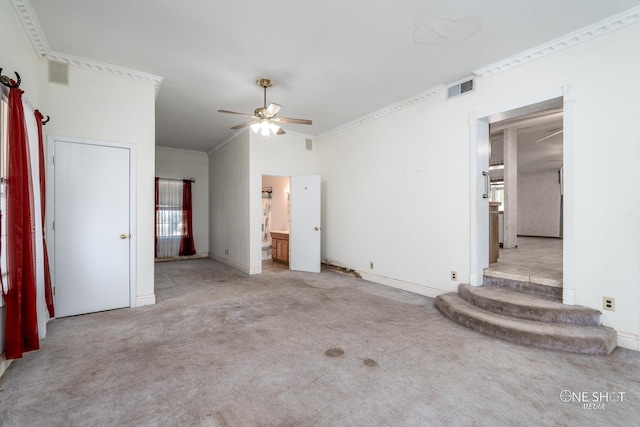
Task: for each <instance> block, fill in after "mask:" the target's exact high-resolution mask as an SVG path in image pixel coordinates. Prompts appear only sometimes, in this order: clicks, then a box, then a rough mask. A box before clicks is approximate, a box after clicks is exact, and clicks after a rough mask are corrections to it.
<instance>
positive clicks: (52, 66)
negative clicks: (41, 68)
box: [49, 61, 69, 85]
mask: <svg viewBox="0 0 640 427" xmlns="http://www.w3.org/2000/svg"><path fill="white" fill-rule="evenodd" d="M49 83H60V84H63V85H68V84H69V65H67V64H65V63H62V62H58V61H49Z"/></svg>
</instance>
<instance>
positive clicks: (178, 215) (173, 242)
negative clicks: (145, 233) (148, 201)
mask: <svg viewBox="0 0 640 427" xmlns="http://www.w3.org/2000/svg"><path fill="white" fill-rule="evenodd" d="M158 193H159V194H158V205H159V206H158V213H157V215H158V218H156V233H157V237H158V257H159V258H166V257H176V256H178V253H179V252H180V238H181V237H182V181H173V180H166V179H159V180H158Z"/></svg>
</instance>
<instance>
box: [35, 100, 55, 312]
mask: <svg viewBox="0 0 640 427" xmlns="http://www.w3.org/2000/svg"><path fill="white" fill-rule="evenodd" d="M34 114H35V116H36V124H37V125H38V159H39V160H40V161H39V163H40V165H39V166H40V169H39V171H40V213H41V217H42V252H43V258H44V259H43V261H44V299H45V301H46V303H47V310H48V311H49V316H51V317H55V311H54V309H53V292H52V286H51V270H50V268H49V253H48V251H47V241H46V239H45V231H44V230H45V229H46V228H45V227H46V221H45V214H46V212H47V192H46V188H47V187H46V179H45V177H44V174H45V171H44V144H43V143H42V119H43V118H44V116H43V115H42V113H41V112H40V111H38V110H36V111H34Z"/></svg>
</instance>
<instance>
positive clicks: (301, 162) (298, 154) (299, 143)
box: [247, 132, 317, 274]
mask: <svg viewBox="0 0 640 427" xmlns="http://www.w3.org/2000/svg"><path fill="white" fill-rule="evenodd" d="M247 134H249V137H250V153H249V155H250V159H251V160H250V171H249V173H250V175H251V179H250V182H249V186H250V187H249V191H250V193H249V197H250V205H249V210H250V212H249V221H250V234H249V239H250V247H251V250H250V271H249V273H250V274H258V273H261V272H262V238H261V229H262V220H261V207H262V176H263V175H280V176H296V175H314V174H316V173H317V172H316V170H317V169H316V153H315V144H312V145H314V147H312V148H313V149H312V150H306V143H305V137H304V136H302V135H298V134H294V133H292V132H288V133H286V134H285V135H275V136H272V137H271V139H270V140H268V141H265V140H264V139H263V138H262V136H261V135H259V134H255V133H253V132H247Z"/></svg>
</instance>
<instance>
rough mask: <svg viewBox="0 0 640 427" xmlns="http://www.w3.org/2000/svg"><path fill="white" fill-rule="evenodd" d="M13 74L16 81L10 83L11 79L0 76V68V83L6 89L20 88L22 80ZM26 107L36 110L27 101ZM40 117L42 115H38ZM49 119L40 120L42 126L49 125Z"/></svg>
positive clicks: (0, 72)
mask: <svg viewBox="0 0 640 427" xmlns="http://www.w3.org/2000/svg"><path fill="white" fill-rule="evenodd" d="M13 74H15V75H16V79H17V80H15V81H12V80H11V78H9V77H8V76H3V75H2V68H0V83H2V85H3V86H6V87H8V88H9V89H16V88H19V87H20V83H22V78H21V77H20V74H18V72H17V71H14V72H13ZM27 105H29V106H30V107H31V109H32V110H34V111H37V110H36V108H34V107H33V106H32V105H31V103H30V102H29V101H28V100H27ZM40 114H41V115H42V113H40ZM42 118H43V119H44V115H42ZM49 120H50V117H49V116H47V119H46V120H42V123H41V124H42V126H44V125H46V124H47V123H49Z"/></svg>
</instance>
